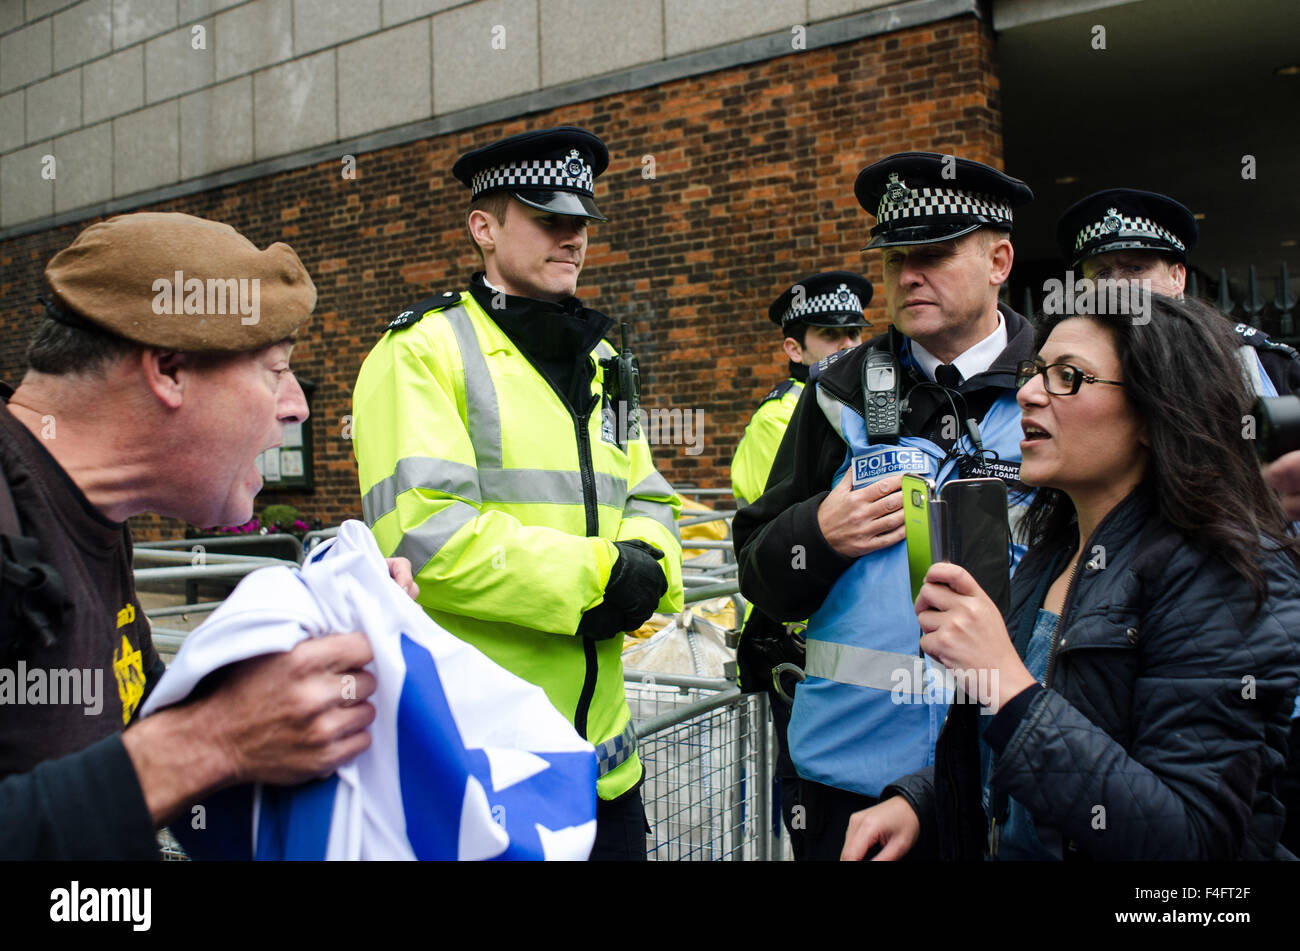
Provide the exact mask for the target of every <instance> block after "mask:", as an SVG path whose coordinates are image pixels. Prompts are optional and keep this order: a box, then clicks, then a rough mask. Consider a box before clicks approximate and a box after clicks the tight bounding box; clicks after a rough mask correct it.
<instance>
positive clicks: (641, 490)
mask: <svg viewBox="0 0 1300 951" xmlns="http://www.w3.org/2000/svg"><path fill="white" fill-rule="evenodd" d="M675 494H676V493H675V492H674V491H673V487H672V486H671V485H669V484H668V480H667V479H665V478H664V477H663V476H661V475H660V474H659V471H658V470H657V469H651V470H650V474H649V475H647V476H646V477H645V478H644V479H642V480H641V481H640V482H638V483H637V484H636V485H634V486H633V487H632V491H631V492H629V493H628V495H629V496H632V498H629V499H628V500H627V505H626V506H624V508H623V514H624V515H645V516H648V517H650V518H652V519H654V520H655V521H656V522H658V523H659V524H660V525H662V526H664V528H666V529H668V531H669V532H671V533H672V536H673V538H675V539H677V540H678V541H679V542H680V541H681V540H682V535H681V532H680V531H679V530H678V528H677V522H675V521H674V520H673V509H672V506H671V505H669V504H668V503H666V502H654V501H653V499H654V498H670V497H672V496H673V495H675ZM637 496H651V499H644V498H637Z"/></svg>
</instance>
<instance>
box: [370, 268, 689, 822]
mask: <svg viewBox="0 0 1300 951" xmlns="http://www.w3.org/2000/svg"><path fill="white" fill-rule="evenodd" d="M447 305H448V306H443V305H441V304H437V305H435V306H430V307H428V308H427V309H424V310H423V313H422V314H420V313H414V312H408V314H404V315H403V316H402V318H399V320H397V321H394V323H393V325H391V326H394V327H396V328H397V329H390V330H389V331H388V332H387V333H386V334H385V335H384V337H383V338H382V339H381V340H380V341H379V343H378V344H377V345H376V346H375V348H374V349H373V350H372V351H371V353H370V355H369V356H368V357H367V358H366V360H365V363H364V364H363V365H362V367H361V373H360V375H359V376H358V377H357V382H356V387H355V389H354V391H353V430H352V434H353V449H354V451H355V453H356V457H357V468H358V470H359V476H360V482H361V493H362V507H363V510H364V513H365V518H366V522H367V523H368V524H369V525H370V526H371V529H372V530H373V531H374V534H375V538H376V539H377V540H378V542H379V546H380V548H381V549H382V550H383V551H384V553H385V554H386V555H401V556H404V557H406V558H409V559H410V561H411V565H412V569H413V571H414V572H415V578H416V582H417V583H418V584H419V586H420V597H419V601H420V604H421V605H423V607H424V608H425V610H426V611H428V613H429V616H430V617H432V618H433V619H434V620H435V621H436V622H438V623H439V624H441V625H442V626H443V627H445V628H446V629H447V630H448V631H451V632H452V633H453V634H455V635H457V636H458V637H460V638H462V639H463V640H465V641H468V642H469V643H470V644H473V645H474V646H475V647H477V648H478V649H479V650H481V651H483V653H485V654H486V655H487V656H488V657H490V658H492V659H493V660H495V661H496V662H497V663H499V664H500V665H501V666H503V667H505V668H506V669H507V670H510V671H512V672H514V673H515V674H517V675H518V676H520V677H522V678H523V679H525V680H527V681H529V682H531V683H534V684H536V685H538V686H539V687H541V688H542V689H543V690H545V691H546V694H547V696H548V697H549V698H550V700H551V702H552V703H553V704H555V706H556V708H557V709H559V710H560V712H562V713H563V714H564V715H565V716H567V717H568V718H569V719H570V721H571V722H572V723H573V724H574V726H575V728H576V729H577V730H578V732H579V733H581V734H582V735H583V736H584V737H586V739H587V740H589V741H590V742H591V743H593V744H594V745H596V746H597V749H598V751H601V750H602V744H604V752H608V751H609V750H610V748H611V747H613V746H615V745H621V744H624V743H627V742H628V741H629V739H630V736H629V733H630V722H629V720H630V715H629V710H628V705H627V699H626V695H625V692H624V688H623V665H622V659H621V653H622V648H623V638H622V636H621V635H619V636H615V637H612V638H609V639H607V640H603V641H593V640H589V639H587V638H583V637H577V636H575V633H574V632H575V631H576V630H577V628H578V623H579V621H580V620H581V618H582V615H583V612H585V611H586V610H588V609H589V608H592V607H594V606H596V605H597V604H599V603H600V602H601V600H602V599H603V597H604V591H605V585H606V583H607V582H608V581H609V576H610V571H611V569H612V568H613V565H614V562H615V560H616V558H617V557H618V553H617V549H616V548H615V547H614V544H613V543H614V542H615V541H622V540H624V539H634V538H639V539H643V540H645V541H647V542H649V543H650V544H652V545H655V546H657V547H658V548H660V549H662V550H663V552H664V559H663V560H662V561H661V562H660V565H661V566H662V567H663V569H664V572H665V574H666V576H667V578H668V591H667V593H666V594H665V595H664V596H663V598H662V599H661V600H660V602H659V606H658V610H660V611H663V612H676V611H680V610H681V607H682V578H681V542H680V540H679V538H678V534H677V529H676V525H675V518H676V514H677V511H678V510H679V508H680V502H678V500H677V498H676V496H675V494H674V492H673V490H672V488H671V486H669V484H668V482H667V481H666V480H665V479H664V478H663V477H662V476H661V475H660V474H659V473H658V472H657V471H656V470H655V467H654V463H653V461H652V459H651V457H650V447H649V445H648V444H647V442H646V440H645V437H644V436H642V437H641V438H639V439H635V440H630V441H625V445H626V446H627V450H626V451H624V449H623V448H620V447H619V446H618V445H616V444H615V443H614V442H613V441H612V439H611V435H612V436H613V437H614V438H616V437H617V433H614V434H611V433H610V432H609V427H608V425H606V426H604V427H602V417H603V415H604V414H603V413H602V405H605V404H607V400H604V399H603V395H604V391H603V379H604V372H603V368H602V367H601V366H600V364H599V361H598V357H605V356H609V355H612V354H613V353H614V351H613V348H612V347H610V346H609V345H608V344H606V343H604V342H601V343H600V344H599V345H598V346H597V347H596V349H595V350H593V351H592V353H591V355H590V356H589V359H591V360H592V361H593V362H595V377H594V379H593V380H592V383H591V393H592V397H593V403H594V407H595V408H594V410H593V411H591V412H590V414H589V415H588V416H586V417H585V418H582V419H580V418H579V417H580V416H581V414H582V413H583V412H584V410H585V409H586V408H585V407H584V408H580V409H577V411H576V412H577V415H575V412H574V411H572V410H570V409H569V407H568V405H567V401H566V400H563V399H561V398H560V397H559V395H557V393H556V392H555V390H554V389H553V388H552V386H551V385H550V384H549V383H548V382H547V381H546V379H545V378H543V376H542V375H541V374H540V373H538V371H537V370H536V369H535V368H534V367H533V365H532V364H531V363H530V362H529V360H528V358H527V356H525V355H524V354H523V353H522V352H521V351H520V349H519V347H518V346H516V345H515V343H513V342H512V341H511V339H510V337H508V336H507V335H506V333H505V332H504V331H503V330H502V329H501V328H500V327H499V326H498V325H497V324H496V322H495V321H493V320H492V319H491V318H490V317H489V316H488V315H487V314H486V313H485V312H484V311H483V309H482V308H481V307H480V306H479V304H478V302H477V301H475V300H474V298H473V296H472V295H471V294H469V293H468V292H464V293H462V294H461V295H460V297H459V299H456V298H455V297H454V296H451V297H449V299H448V300H447ZM403 321H404V322H405V323H404V324H403ZM640 777H641V764H640V760H639V759H638V758H637V757H636V756H635V755H632V756H631V757H630V758H628V759H627V760H625V761H623V762H622V763H621V765H618V766H617V767H615V768H614V769H612V770H611V771H609V772H608V773H605V774H604V775H602V776H601V777H600V779H599V781H598V783H597V791H598V793H599V795H600V797H601V798H602V799H613V798H615V797H616V796H619V795H621V794H622V793H624V792H626V791H627V790H629V789H631V788H632V787H633V786H634V785H636V783H637V782H638V780H639V779H640Z"/></svg>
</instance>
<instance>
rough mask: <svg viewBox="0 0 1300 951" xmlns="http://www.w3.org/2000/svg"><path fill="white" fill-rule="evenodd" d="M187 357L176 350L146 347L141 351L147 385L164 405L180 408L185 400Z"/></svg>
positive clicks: (141, 361)
mask: <svg viewBox="0 0 1300 951" xmlns="http://www.w3.org/2000/svg"><path fill="white" fill-rule="evenodd" d="M184 364H185V358H184V357H183V356H182V355H181V354H180V353H178V352H177V351H175V350H156V349H154V348H153V347H145V348H144V349H143V350H141V351H140V369H141V370H143V371H144V382H145V386H146V387H148V389H149V392H150V393H151V394H153V397H154V399H156V400H157V401H158V402H159V403H161V404H162V405H163V406H165V407H167V408H168V409H180V407H181V403H183V402H184V400H185V385H186V382H187V381H186V380H185V378H184V377H185V372H186V371H187V370H188V367H186V366H185V365H184Z"/></svg>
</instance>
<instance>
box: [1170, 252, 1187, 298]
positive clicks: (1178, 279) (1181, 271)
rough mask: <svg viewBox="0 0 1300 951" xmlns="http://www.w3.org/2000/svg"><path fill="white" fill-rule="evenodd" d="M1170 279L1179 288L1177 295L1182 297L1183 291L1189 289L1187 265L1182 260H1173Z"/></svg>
mask: <svg viewBox="0 0 1300 951" xmlns="http://www.w3.org/2000/svg"><path fill="white" fill-rule="evenodd" d="M1169 280H1170V281H1172V282H1173V285H1174V287H1176V288H1178V293H1177V294H1175V295H1174V296H1175V297H1182V296H1183V292H1184V291H1185V290H1186V289H1187V266H1186V265H1185V264H1183V263H1182V262H1181V261H1173V262H1171V263H1170V265H1169Z"/></svg>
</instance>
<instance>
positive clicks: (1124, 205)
mask: <svg viewBox="0 0 1300 951" xmlns="http://www.w3.org/2000/svg"><path fill="white" fill-rule="evenodd" d="M1196 238H1197V228H1196V219H1195V218H1194V217H1192V213H1191V212H1190V211H1188V210H1187V208H1186V207H1185V206H1184V205H1182V204H1180V203H1179V202H1176V201H1174V200H1173V199H1172V198H1170V197H1169V196H1167V195H1161V194H1158V193H1156V192H1144V191H1140V190H1138V189H1136V188H1108V189H1106V190H1105V191H1099V192H1096V193H1095V194H1092V195H1089V196H1088V197H1087V198H1084V199H1082V200H1081V201H1077V202H1075V203H1074V204H1073V205H1071V206H1070V207H1069V208H1068V209H1067V210H1066V212H1065V214H1063V215H1061V219H1060V220H1059V221H1058V222H1057V223H1056V244H1057V247H1059V248H1060V250H1061V257H1063V258H1065V260H1067V261H1069V262H1070V267H1074V266H1075V265H1077V264H1078V263H1079V262H1080V261H1083V260H1084V259H1085V258H1090V257H1092V256H1093V255H1097V254H1106V253H1108V252H1110V251H1129V250H1141V251H1158V252H1160V253H1161V254H1169V255H1172V256H1173V257H1175V258H1177V259H1178V260H1179V261H1182V262H1183V263H1184V264H1186V263H1187V255H1188V254H1189V253H1190V252H1191V250H1192V249H1193V248H1195V247H1196Z"/></svg>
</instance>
